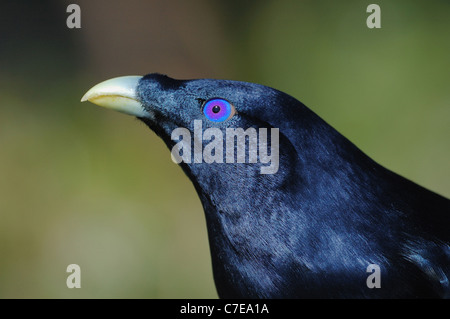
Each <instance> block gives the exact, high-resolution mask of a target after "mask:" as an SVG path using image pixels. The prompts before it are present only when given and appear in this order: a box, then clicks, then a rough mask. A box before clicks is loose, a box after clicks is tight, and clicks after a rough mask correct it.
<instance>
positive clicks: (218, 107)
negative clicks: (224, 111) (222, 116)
mask: <svg viewBox="0 0 450 319" xmlns="http://www.w3.org/2000/svg"><path fill="white" fill-rule="evenodd" d="M212 111H213V113H216V114H217V113H219V112H220V106H218V105H214V106H213V108H212Z"/></svg>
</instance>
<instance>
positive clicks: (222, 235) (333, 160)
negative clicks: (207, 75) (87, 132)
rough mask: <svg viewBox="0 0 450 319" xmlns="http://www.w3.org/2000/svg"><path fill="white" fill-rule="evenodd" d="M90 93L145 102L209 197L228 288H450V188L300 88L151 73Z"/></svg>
mask: <svg viewBox="0 0 450 319" xmlns="http://www.w3.org/2000/svg"><path fill="white" fill-rule="evenodd" d="M86 100H89V101H91V102H93V103H96V104H98V105H101V106H105V107H108V108H112V109H116V110H118V111H121V112H124V113H128V114H131V115H134V116H137V117H138V118H139V119H140V120H142V121H143V122H144V123H146V124H147V125H148V126H149V127H150V129H152V130H153V131H154V132H155V133H156V134H157V135H158V136H160V137H161V138H162V139H163V140H164V142H165V143H166V145H167V146H168V147H169V148H170V149H171V150H172V155H173V158H174V160H176V161H177V162H180V165H181V167H182V168H183V170H184V172H185V173H186V175H187V176H188V177H189V178H190V179H191V181H192V183H193V184H194V186H195V189H196V190H197V192H198V195H199V197H200V199H201V202H202V204H203V208H204V212H205V216H206V222H207V229H208V237H209V242H210V248H211V256H212V265H213V272H214V280H215V284H216V288H217V291H218V294H219V297H221V298H448V297H450V284H449V278H450V244H449V243H450V236H449V221H450V218H449V217H450V201H449V200H448V199H446V198H444V197H442V196H440V195H438V194H435V193H433V192H431V191H429V190H427V189H425V188H423V187H421V186H419V185H417V184H415V183H413V182H411V181H409V180H407V179H405V178H403V177H401V176H399V175H397V174H395V173H393V172H391V171H389V170H388V169H386V168H384V167H382V166H381V165H379V164H377V163H376V162H374V161H373V160H372V159H370V158H369V157H368V156H367V155H365V154H364V153H363V152H362V151H361V150H359V149H358V148H357V147H356V146H355V145H354V144H352V143H351V142H350V141H349V140H347V139H346V138H345V137H344V136H342V135H341V134H340V133H338V132H337V131H336V130H335V129H333V128H332V127H331V126H330V125H328V124H327V123H326V122H325V121H324V120H322V119H321V118H320V117H319V116H317V115H316V114H314V113H313V112H312V111H311V110H310V109H308V108H307V107H306V106H305V105H303V104H302V103H301V102H299V101H297V100H296V99H294V98H293V97H291V96H289V95H287V94H285V93H282V92H280V91H277V90H275V89H272V88H269V87H266V86H263V85H258V84H253V83H245V82H238V81H228V80H212V79H199V80H175V79H172V78H170V77H167V76H165V75H161V74H148V75H146V76H144V77H140V76H128V77H119V78H115V79H111V80H108V81H105V82H102V83H100V84H98V85H96V86H94V87H93V88H92V89H91V90H89V91H88V92H87V93H86V94H85V96H84V97H83V98H82V101H86ZM238 128H241V130H240V131H239V130H238ZM255 143H256V144H255ZM240 152H241V153H240ZM242 152H244V153H242Z"/></svg>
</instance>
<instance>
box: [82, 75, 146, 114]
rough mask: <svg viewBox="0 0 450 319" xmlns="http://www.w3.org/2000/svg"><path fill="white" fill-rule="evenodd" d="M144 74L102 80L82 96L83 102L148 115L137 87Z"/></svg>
mask: <svg viewBox="0 0 450 319" xmlns="http://www.w3.org/2000/svg"><path fill="white" fill-rule="evenodd" d="M141 78H142V76H135V75H132V76H121V77H118V78H113V79H109V80H106V81H104V82H101V83H99V84H97V85H95V86H94V87H92V88H91V89H90V90H89V91H87V92H86V94H85V95H84V96H83V97H82V98H81V102H84V101H89V102H92V103H94V104H97V105H100V106H103V107H106V108H108V109H113V110H115V111H119V112H122V113H126V114H130V115H134V116H137V117H146V116H148V112H147V111H146V110H145V109H144V107H143V106H142V104H141V103H140V102H139V100H138V98H137V94H136V89H137V86H138V83H139V80H140V79H141Z"/></svg>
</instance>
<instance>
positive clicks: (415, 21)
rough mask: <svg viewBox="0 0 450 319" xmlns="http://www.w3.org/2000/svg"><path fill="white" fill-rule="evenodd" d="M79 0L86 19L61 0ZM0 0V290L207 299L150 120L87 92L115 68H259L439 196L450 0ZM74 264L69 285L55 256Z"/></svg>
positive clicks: (192, 237) (203, 241) (446, 127)
mask: <svg viewBox="0 0 450 319" xmlns="http://www.w3.org/2000/svg"><path fill="white" fill-rule="evenodd" d="M70 3H77V4H79V5H80V7H81V29H68V28H67V27H66V19H67V17H68V15H69V14H68V13H66V7H67V5H68V4H70ZM370 3H372V2H366V1H360V0H358V1H345V2H344V1H339V2H338V1H331V0H329V1H320V0H319V1H318V0H315V1H312V0H311V1H298V0H297V1H294V0H292V1H284V0H283V1H279V0H260V1H238V0H227V1H225V0H223V1H219V0H215V1H212V0H195V1H182V0H177V1H143V0H142V1H138V0H128V1H118V0H95V1H88V0H83V1H58V0H53V1H52V0H46V1H31V0H29V1H23V0H14V1H13V0H11V1H8V0H5V1H2V2H1V4H0V258H1V259H0V297H1V298H216V297H217V294H216V291H215V287H214V283H213V279H212V272H211V264H210V256H209V247H208V242H207V234H206V226H205V220H204V216H203V211H202V207H201V204H200V201H199V199H198V198H197V195H196V193H195V190H194V188H193V186H192V185H191V183H190V181H189V180H188V179H187V177H185V176H184V174H183V172H182V171H181V169H180V168H179V167H177V166H176V165H175V164H173V163H172V161H171V160H170V153H169V151H168V150H167V149H166V147H165V145H163V143H162V141H160V140H159V139H158V138H157V137H156V136H155V134H154V133H152V132H151V131H150V130H148V129H147V128H146V127H145V126H144V125H143V124H141V123H140V122H138V121H137V120H135V119H133V118H132V117H129V116H126V115H123V114H120V113H115V112H112V111H109V110H105V109H102V108H99V107H97V106H94V105H92V104H90V103H83V104H81V103H80V102H79V101H80V98H81V96H82V95H83V94H84V93H85V91H86V90H87V89H89V88H90V87H91V86H92V85H94V84H96V83H98V82H100V81H103V80H105V79H108V78H110V77H115V76H120V75H128V74H146V73H150V72H160V73H165V74H168V75H169V76H171V77H175V78H202V77H208V78H226V79H234V80H241V81H250V82H257V83H261V84H265V85H269V86H272V87H275V88H277V89H279V90H281V91H284V92H286V93H288V94H290V95H293V96H294V97H296V98H297V99H299V100H300V101H302V102H303V103H305V104H306V105H307V106H309V107H310V108H311V109H312V110H313V111H315V112H316V113H317V114H318V115H320V116H321V117H322V118H324V119H325V120H326V121H327V122H328V123H330V124H331V125H332V126H334V127H335V128H336V129H337V130H339V131H340V132H341V133H343V134H344V135H345V136H347V137H348V138H349V139H350V140H351V141H353V142H354V143H355V144H356V145H357V146H359V147H360V148H361V149H362V150H363V151H365V152H366V153H367V154H368V155H370V156H371V157H372V158H374V159H375V160H376V161H378V162H379V163H381V164H382V165H384V166H386V167H388V168H389V169H392V170H394V171H396V172H398V173H399V174H401V175H403V176H406V177H408V178H410V179H412V180H413V181H415V182H417V183H419V184H421V185H423V186H425V187H427V188H429V189H431V190H433V191H435V192H437V193H440V194H442V195H444V196H446V197H450V161H449V157H450V138H449V137H450V59H449V57H450V2H449V1H447V0H432V1H424V0H422V1H412V0H399V1H381V0H378V1H376V2H375V3H377V4H378V5H380V7H381V19H382V22H381V23H382V28H381V29H368V28H367V26H366V18H367V16H368V15H369V14H368V13H366V8H367V6H368V5H369V4H370ZM72 263H76V264H78V265H80V267H81V287H82V288H81V289H68V288H67V286H66V278H67V276H68V275H69V274H68V273H66V267H67V266H68V265H69V264H72Z"/></svg>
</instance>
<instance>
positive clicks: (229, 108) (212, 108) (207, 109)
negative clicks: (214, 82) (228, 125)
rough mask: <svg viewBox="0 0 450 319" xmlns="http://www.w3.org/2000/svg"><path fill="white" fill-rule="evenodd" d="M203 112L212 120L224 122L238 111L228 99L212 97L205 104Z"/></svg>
mask: <svg viewBox="0 0 450 319" xmlns="http://www.w3.org/2000/svg"><path fill="white" fill-rule="evenodd" d="M203 113H204V114H205V116H206V118H207V119H208V120H210V121H213V122H223V121H225V120H228V119H230V118H231V117H232V116H233V115H234V114H235V113H236V110H235V109H234V106H233V105H232V104H231V103H230V102H228V101H227V100H224V99H212V100H209V101H208V102H206V103H205V105H204V106H203Z"/></svg>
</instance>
